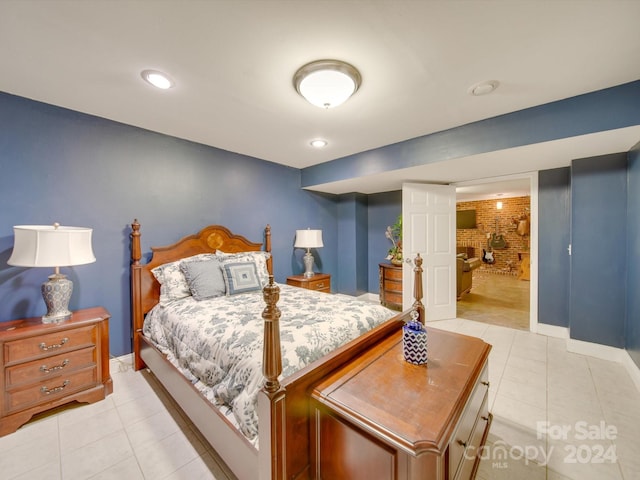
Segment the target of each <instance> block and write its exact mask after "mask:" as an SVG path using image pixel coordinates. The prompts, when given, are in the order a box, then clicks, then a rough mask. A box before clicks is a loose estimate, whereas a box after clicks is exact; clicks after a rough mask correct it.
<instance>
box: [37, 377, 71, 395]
mask: <svg viewBox="0 0 640 480" xmlns="http://www.w3.org/2000/svg"><path fill="white" fill-rule="evenodd" d="M69 383H70V381H69V380H65V381H64V382H62V385H60V386H59V387H53V388H47V387H40V392H42V394H43V395H51V394H52V393H58V392H61V391H62V390H64V389H65V387H66V386H67V385H69Z"/></svg>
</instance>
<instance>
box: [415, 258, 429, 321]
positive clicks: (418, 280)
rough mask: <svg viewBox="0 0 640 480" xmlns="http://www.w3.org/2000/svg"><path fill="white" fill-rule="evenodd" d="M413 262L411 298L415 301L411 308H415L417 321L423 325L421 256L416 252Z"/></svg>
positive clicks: (424, 319)
mask: <svg viewBox="0 0 640 480" xmlns="http://www.w3.org/2000/svg"><path fill="white" fill-rule="evenodd" d="M413 262H414V263H415V267H414V269H413V273H414V276H415V277H414V281H413V298H414V299H415V301H414V302H413V306H412V307H411V308H412V310H416V311H417V312H418V321H419V322H420V323H422V324H423V325H424V324H425V322H426V320H427V319H426V318H425V310H424V305H423V304H422V295H423V294H422V272H423V270H422V257H421V256H420V254H419V253H418V255H417V256H416V258H415V259H414V261H413Z"/></svg>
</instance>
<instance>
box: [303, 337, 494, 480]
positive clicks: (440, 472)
mask: <svg viewBox="0 0 640 480" xmlns="http://www.w3.org/2000/svg"><path fill="white" fill-rule="evenodd" d="M427 332H428V335H429V337H428V351H429V363H428V364H427V365H419V366H417V365H412V364H409V363H407V362H406V361H405V360H404V357H403V353H402V337H401V335H400V334H398V335H395V336H391V337H387V338H386V339H384V340H382V341H381V342H380V343H379V344H378V345H377V346H376V347H374V348H373V349H371V350H368V351H367V352H366V353H365V354H364V355H362V356H361V357H360V358H359V359H358V362H352V363H349V364H345V365H344V366H342V367H340V368H338V369H337V370H336V371H334V373H332V374H331V375H330V376H329V377H327V378H325V379H324V380H322V381H321V382H320V383H319V384H318V385H316V386H315V388H314V389H313V392H312V415H313V420H312V422H311V425H312V441H313V444H312V447H311V451H312V452H313V461H312V472H311V473H312V475H311V476H312V478H331V479H349V480H369V479H372V478H375V479H376V480H424V479H430V480H469V479H471V478H473V477H474V475H475V472H476V470H477V466H478V462H479V453H480V452H481V449H480V446H481V445H483V444H484V443H485V442H486V438H487V435H488V432H489V428H490V424H491V419H492V417H491V415H490V414H489V411H488V390H489V381H488V369H487V368H488V367H487V365H488V358H489V352H490V350H491V346H490V345H489V344H487V343H485V342H484V341H482V340H481V339H479V338H475V337H468V336H463V335H459V334H456V333H453V332H446V331H442V330H438V329H431V328H429V327H427Z"/></svg>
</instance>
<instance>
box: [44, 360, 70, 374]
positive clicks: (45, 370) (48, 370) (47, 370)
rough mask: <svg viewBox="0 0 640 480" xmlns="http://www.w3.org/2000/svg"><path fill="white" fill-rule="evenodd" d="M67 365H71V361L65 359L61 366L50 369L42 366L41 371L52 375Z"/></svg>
mask: <svg viewBox="0 0 640 480" xmlns="http://www.w3.org/2000/svg"><path fill="white" fill-rule="evenodd" d="M67 365H69V359H68V358H65V359H64V361H63V362H62V363H61V364H60V365H56V366H55V367H51V368H49V367H47V366H46V365H41V366H40V371H41V372H42V373H51V372H55V371H57V370H62V369H63V368H64V367H66V366H67Z"/></svg>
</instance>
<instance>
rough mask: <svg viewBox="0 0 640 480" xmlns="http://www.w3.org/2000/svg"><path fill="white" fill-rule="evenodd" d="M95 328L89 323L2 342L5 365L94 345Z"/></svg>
mask: <svg viewBox="0 0 640 480" xmlns="http://www.w3.org/2000/svg"><path fill="white" fill-rule="evenodd" d="M96 329H97V327H96V326H95V325H89V326H86V327H81V328H75V329H70V330H63V331H59V332H56V333H49V334H45V335H40V336H37V337H30V338H23V339H20V340H14V341H11V342H7V343H5V344H4V361H5V366H6V365H10V364H12V363H16V362H21V361H24V360H31V359H35V358H38V357H44V356H50V355H56V354H58V353H63V352H67V351H70V350H76V349H78V348H82V347H87V346H91V345H94V344H95V343H96V336H97V333H96Z"/></svg>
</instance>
